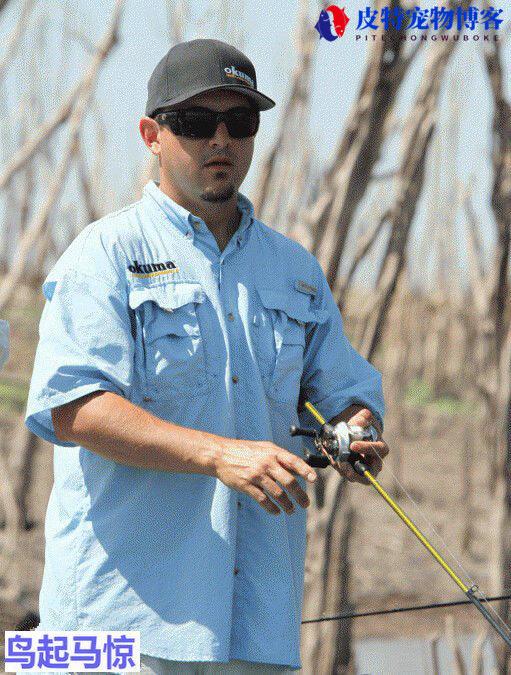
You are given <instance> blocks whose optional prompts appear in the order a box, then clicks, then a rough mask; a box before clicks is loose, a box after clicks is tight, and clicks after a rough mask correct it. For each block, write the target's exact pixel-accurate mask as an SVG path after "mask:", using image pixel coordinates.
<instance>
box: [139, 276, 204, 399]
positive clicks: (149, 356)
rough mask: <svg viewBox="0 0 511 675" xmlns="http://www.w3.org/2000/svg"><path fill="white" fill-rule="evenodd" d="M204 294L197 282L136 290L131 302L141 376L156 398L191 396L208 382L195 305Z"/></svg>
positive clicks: (196, 306)
mask: <svg viewBox="0 0 511 675" xmlns="http://www.w3.org/2000/svg"><path fill="white" fill-rule="evenodd" d="M205 299H206V295H205V293H204V291H203V289H202V286H201V285H200V284H199V283H191V282H180V283H167V284H161V285H158V286H153V287H143V288H135V289H133V290H132V291H131V292H130V295H129V304H130V307H131V308H132V309H133V310H135V312H136V314H137V324H138V325H139V327H140V332H141V351H142V357H141V361H142V363H141V367H142V371H143V372H142V373H141V379H142V382H144V384H145V389H146V391H147V393H148V394H149V395H151V394H152V395H155V396H157V397H158V398H160V399H165V398H172V397H173V396H176V395H179V396H191V395H194V394H196V393H198V392H199V391H201V390H202V389H204V388H205V387H206V386H207V385H208V383H209V373H208V369H207V362H206V361H207V360H206V354H205V348H204V341H203V336H202V334H201V327H200V322H199V317H198V308H199V307H200V305H201V304H202V303H203V302H204V301H205Z"/></svg>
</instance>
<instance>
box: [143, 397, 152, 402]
mask: <svg viewBox="0 0 511 675" xmlns="http://www.w3.org/2000/svg"><path fill="white" fill-rule="evenodd" d="M142 400H143V401H145V403H148V402H149V401H152V400H153V399H152V398H151V397H150V396H144V398H143V399H142Z"/></svg>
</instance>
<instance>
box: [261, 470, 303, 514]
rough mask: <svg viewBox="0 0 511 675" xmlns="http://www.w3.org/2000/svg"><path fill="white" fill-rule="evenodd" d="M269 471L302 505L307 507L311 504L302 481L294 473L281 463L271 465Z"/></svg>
mask: <svg viewBox="0 0 511 675" xmlns="http://www.w3.org/2000/svg"><path fill="white" fill-rule="evenodd" d="M268 473H269V474H270V476H271V477H272V478H273V479H275V480H278V482H279V483H280V484H281V485H282V486H283V487H284V488H285V490H286V491H287V492H288V493H289V494H291V495H292V496H293V497H294V498H295V499H296V501H297V502H298V504H299V505H300V506H302V507H303V508H304V509H306V508H307V507H308V506H309V505H310V500H309V497H308V496H307V493H306V492H305V491H304V490H303V489H302V487H301V485H300V483H299V482H298V481H297V480H296V478H295V477H294V476H293V474H292V473H290V472H289V471H286V469H284V468H283V467H282V466H280V465H279V464H277V465H275V466H273V467H271V468H270V469H269V470H268Z"/></svg>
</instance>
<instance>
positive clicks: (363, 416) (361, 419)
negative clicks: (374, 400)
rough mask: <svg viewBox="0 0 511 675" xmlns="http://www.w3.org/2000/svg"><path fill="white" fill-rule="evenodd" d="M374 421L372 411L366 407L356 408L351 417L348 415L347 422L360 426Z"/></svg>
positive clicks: (368, 424) (366, 425)
mask: <svg viewBox="0 0 511 675" xmlns="http://www.w3.org/2000/svg"><path fill="white" fill-rule="evenodd" d="M373 421H374V417H373V413H372V412H371V411H370V410H369V409H368V408H362V409H361V410H358V411H357V412H356V413H355V414H354V415H353V417H350V419H349V420H348V424H357V425H358V426H361V427H368V426H370V425H371V424H372V423H373Z"/></svg>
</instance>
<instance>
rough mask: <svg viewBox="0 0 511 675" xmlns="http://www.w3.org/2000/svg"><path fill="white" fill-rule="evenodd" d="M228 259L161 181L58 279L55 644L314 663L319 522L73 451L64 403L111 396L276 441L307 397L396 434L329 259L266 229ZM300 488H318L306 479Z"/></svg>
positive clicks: (47, 359) (45, 596)
mask: <svg viewBox="0 0 511 675" xmlns="http://www.w3.org/2000/svg"><path fill="white" fill-rule="evenodd" d="M238 208H239V209H240V210H241V212H242V219H241V222H240V225H239V228H238V230H237V231H236V232H235V234H234V235H233V237H232V238H231V240H230V241H229V243H228V245H227V246H226V248H225V249H224V250H223V251H222V252H221V251H220V249H219V248H218V245H217V242H216V240H215V238H214V236H213V234H212V233H211V231H210V230H209V229H208V227H207V226H206V224H205V223H204V221H202V220H201V219H199V218H197V217H195V216H194V215H193V214H191V213H190V212H189V211H187V210H186V209H184V208H183V207H181V206H180V205H178V204H177V203H175V202H174V201H173V200H171V199H170V198H169V197H167V196H166V195H165V194H164V193H163V192H162V191H161V190H160V189H159V187H158V185H157V184H156V183H155V182H153V181H150V182H149V183H147V185H146V186H145V188H144V191H143V196H142V199H141V200H140V201H138V202H136V203H134V204H131V205H130V206H128V207H126V208H124V209H122V210H120V211H117V212H115V213H112V214H109V215H107V216H105V217H104V218H101V219H100V220H98V221H96V222H94V223H92V224H90V225H88V226H87V227H86V228H85V229H84V230H83V231H82V232H81V233H80V234H79V236H78V237H77V238H76V239H75V240H74V241H73V243H72V244H71V245H70V246H69V247H68V249H67V250H66V251H65V252H64V254H63V255H62V256H61V258H60V259H59V261H58V262H57V264H56V265H55V267H54V268H53V270H52V271H51V272H50V274H49V275H48V277H47V279H46V281H45V282H44V284H43V291H44V295H45V297H46V299H47V302H46V304H45V307H44V310H43V313H42V316H41V322H40V341H39V345H38V348H37V353H36V357H35V364H34V372H33V376H32V382H31V387H30V394H29V399H28V409H27V417H26V424H27V426H28V427H29V429H31V430H32V431H33V432H34V433H35V434H37V435H38V436H41V437H42V438H45V439H47V440H48V441H50V442H52V443H54V444H55V449H54V476H55V480H54V485H53V489H52V491H51V495H50V500H49V504H48V510H47V514H46V522H45V531H46V532H45V533H46V561H45V567H44V575H43V582H42V588H41V593H40V615H41V623H40V626H39V629H40V630H59V629H61V630H64V629H65V630H79V629H83V628H88V629H91V630H92V629H93V630H109V629H110V630H139V631H140V634H141V653H143V654H148V655H151V656H156V657H161V658H165V659H171V660H178V661H220V662H227V661H229V660H230V659H243V660H248V661H257V662H265V663H272V664H282V665H285V666H287V667H290V668H299V667H301V664H300V622H301V619H302V595H303V581H304V558H305V520H306V515H307V511H306V509H303V508H302V507H300V506H297V507H296V510H295V512H294V513H293V514H292V515H287V514H285V513H283V512H281V513H280V514H279V515H278V516H275V515H271V514H269V513H267V512H266V511H265V510H264V509H263V508H262V507H261V506H260V505H259V504H257V503H256V502H255V501H254V500H253V499H252V498H251V497H249V496H248V495H245V494H244V493H240V492H237V491H236V490H233V489H231V488H229V487H227V486H226V485H224V484H223V483H222V482H221V481H220V480H218V479H216V478H214V477H212V476H206V475H202V474H183V473H172V472H164V471H152V470H146V469H141V468H134V467H130V466H127V465H124V464H121V463H118V462H115V461H112V460H109V459H105V458H104V457H102V456H100V455H99V454H97V453H95V452H92V451H90V450H88V449H87V448H84V447H78V446H74V445H73V444H72V443H65V442H62V441H59V440H58V439H57V438H56V436H55V433H54V430H53V425H52V420H51V412H50V411H51V408H53V407H55V406H59V405H62V404H64V403H68V402H69V401H72V400H74V399H77V398H79V397H81V396H84V395H86V394H89V393H91V392H93V391H98V390H102V391H111V392H114V393H116V394H118V395H119V396H123V397H125V398H127V399H128V400H130V401H131V402H132V403H134V404H135V405H137V406H140V407H142V408H144V409H146V410H148V411H150V412H151V413H152V414H154V415H157V416H158V417H160V418H162V419H165V420H169V421H171V422H173V423H175V424H179V425H182V426H185V427H191V428H194V429H200V430H205V431H208V432H210V433H214V434H218V435H220V436H224V437H230V438H243V439H251V440H271V441H273V442H274V443H276V444H277V445H278V446H280V447H283V448H286V449H288V450H289V451H291V452H293V453H295V454H296V455H299V456H300V457H303V452H302V446H303V441H302V439H301V438H299V437H291V436H290V435H289V427H290V425H291V424H298V423H300V422H301V423H302V425H306V426H311V425H312V424H313V420H312V419H311V417H310V416H309V414H308V413H307V412H306V411H303V412H301V413H300V415H298V413H297V406H298V403H299V396H300V393H301V398H300V403H303V401H305V400H310V401H311V402H312V403H313V404H314V405H315V406H317V408H318V409H319V411H320V412H321V413H322V414H323V416H324V417H325V418H327V419H331V418H332V417H333V416H334V415H336V414H337V413H340V412H341V411H343V410H344V409H345V408H346V407H348V406H349V405H350V404H352V403H361V404H363V405H365V406H367V407H368V408H370V409H371V410H372V411H373V413H374V415H375V416H376V417H377V418H378V420H379V421H380V423H381V424H383V416H384V402H383V392H382V383H381V375H380V373H379V372H378V371H377V370H376V369H375V368H374V367H373V366H372V365H371V364H369V363H368V362H367V361H366V360H365V359H364V358H362V357H361V356H360V355H359V354H358V353H357V352H356V351H355V350H354V349H353V347H352V346H351V345H350V343H349V341H348V339H347V338H346V336H345V334H344V332H343V325H342V319H341V315H340V313H339V310H338V308H337V306H336V304H335V302H334V300H333V297H332V294H331V292H330V289H329V287H328V284H327V282H326V280H325V277H324V275H323V272H322V270H321V268H320V266H319V264H318V262H317V260H316V259H315V257H314V256H313V255H312V254H310V253H309V252H308V251H306V250H305V249H304V248H303V247H302V246H301V245H300V244H298V243H297V242H295V241H292V240H291V239H288V238H287V237H285V236H283V235H282V234H280V233H278V232H275V231H274V230H272V229H270V228H269V227H267V226H266V225H264V224H263V223H261V222H260V221H258V220H257V219H256V218H255V217H254V209H253V205H252V203H251V202H250V201H249V200H248V199H247V198H246V197H245V196H244V195H242V194H241V193H238ZM298 480H299V482H300V484H301V486H302V487H304V488H305V481H304V480H303V479H302V478H301V477H299V478H298Z"/></svg>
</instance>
